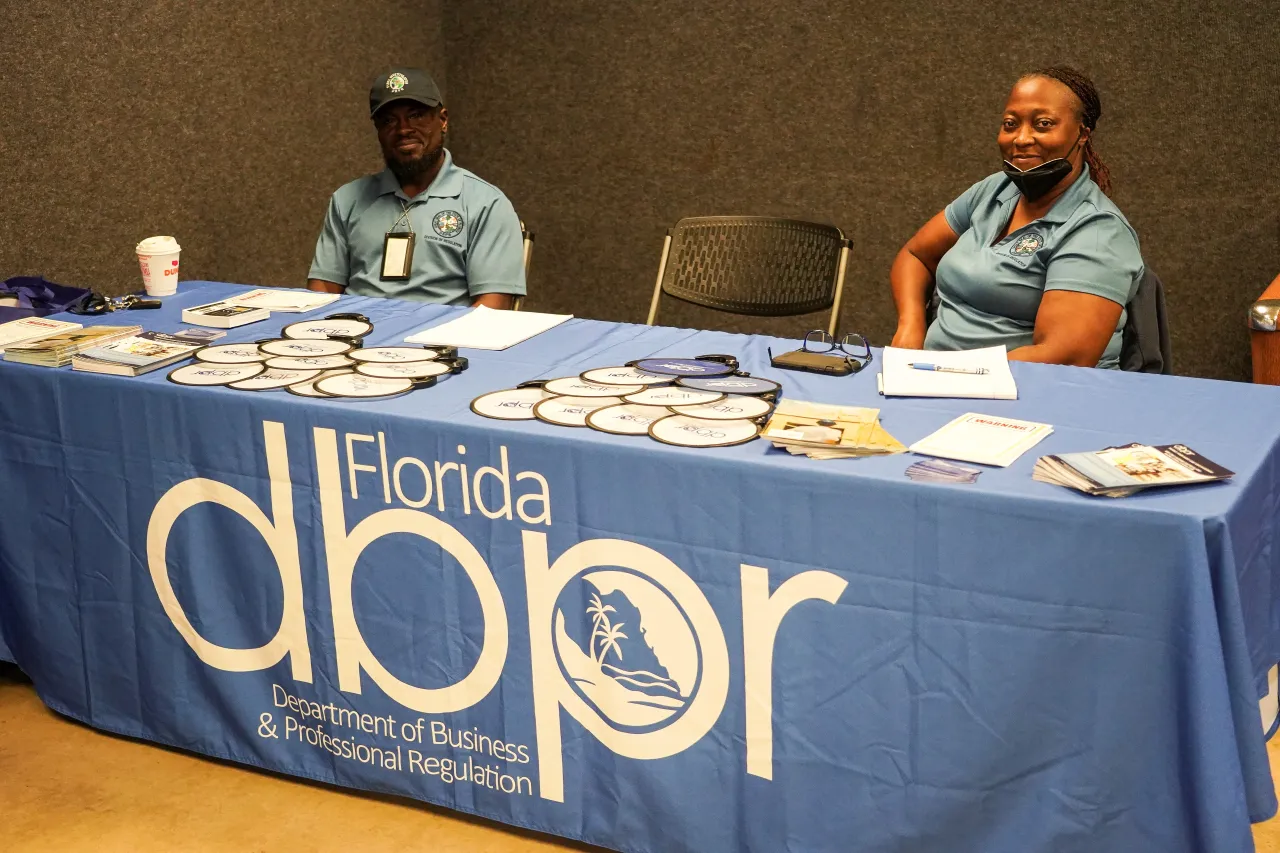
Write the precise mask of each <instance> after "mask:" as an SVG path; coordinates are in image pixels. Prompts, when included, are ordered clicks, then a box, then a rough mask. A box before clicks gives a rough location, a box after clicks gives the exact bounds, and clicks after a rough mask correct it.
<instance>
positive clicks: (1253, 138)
mask: <svg viewBox="0 0 1280 853" xmlns="http://www.w3.org/2000/svg"><path fill="white" fill-rule="evenodd" d="M1272 6H1273V4H1271V3H1268V2H1263V0H1240V2H1231V3H1227V2H1222V0H1213V2H1207V3H1191V2H1187V0H1182V2H1177V3H1168V2H1163V3H1157V2H1150V0H1139V2H1127V1H1126V0H1086V2H1076V3H1071V4H1060V5H1054V4H1048V5H1046V4H1041V5H1038V6H1036V7H1035V8H1034V9H1033V10H1023V11H1021V12H1020V11H1019V10H1018V9H1017V8H1016V7H1011V6H1009V5H1008V4H1003V3H1002V4H997V3H993V2H989V0H976V1H975V2H959V0H939V2H934V3H929V4H924V5H920V4H916V5H905V6H904V5H902V4H896V3H888V2H884V0H880V2H871V0H851V2H848V3H843V4H830V3H823V4H817V3H810V2H798V3H778V2H768V1H767V0H717V1H716V2H711V0H695V2H689V0H681V2H675V0H644V2H634V3H608V2H596V1H595V0H490V2H479V0H454V2H451V3H448V4H441V3H439V2H438V0H432V2H428V3H425V4H423V3H415V4H393V3H387V2H374V3H359V4H356V3H351V4H338V3H327V4H314V3H311V4H303V3H298V2H295V0H284V2H280V3H275V4H256V3H255V4H250V3H244V2H239V3H236V2H232V0H212V2H203V3H199V4H187V3H177V2H173V0H161V2H148V3H142V2H137V0H134V2H123V3H116V4H108V3H103V2H91V3H77V4H72V5H67V4H54V3H50V2H48V0H32V2H29V3H26V4H19V3H4V4H0V46H3V48H4V60H3V62H4V65H3V71H2V72H0V276H8V275H16V274H21V273H27V274H40V273H42V274H44V275H46V276H48V277H49V278H52V279H54V280H56V281H62V282H65V283H69V284H79V285H85V286H94V287H96V288H98V289H101V290H106V291H109V292H117V293H119V292H126V291H128V290H132V289H135V288H136V287H137V283H138V273H137V268H136V262H135V260H134V258H133V254H132V247H133V245H134V243H136V242H137V241H138V240H139V239H141V238H142V237H146V236H149V235H152V234H157V233H169V234H173V235H175V236H176V237H177V238H178V239H179V241H180V242H181V243H182V244H183V246H184V252H183V263H182V274H183V277H184V278H212V279H222V280H229V281H241V282H255V283H263V284H300V283H302V281H303V279H304V278H305V275H306V270H307V266H308V263H309V261H310V257H311V251H312V248H313V247H314V241H315V235H316V232H317V230H318V228H319V225H320V221H321V218H322V216H323V212H324V204H325V201H326V199H327V197H328V195H329V193H330V192H332V190H333V189H335V188H336V187H337V186H339V185H340V184H342V183H344V182H345V181H347V180H350V179H351V178H354V177H356V176H358V175H360V174H363V173H366V172H369V171H373V170H375V169H377V168H379V167H380V161H379V158H378V152H377V145H376V140H375V139H374V136H373V133H372V131H371V129H370V127H369V124H368V120H367V117H366V115H365V106H364V104H365V91H366V87H367V85H368V82H369V80H370V79H371V78H372V76H373V74H375V73H376V72H377V71H379V70H381V69H382V68H383V67H384V66H385V65H387V64H389V63H392V62H395V61H401V60H409V61H413V62H416V63H419V64H422V65H423V66H425V67H427V68H429V69H431V70H432V71H433V72H434V73H435V74H436V75H437V77H438V79H439V80H440V82H441V84H442V86H443V85H444V84H445V82H446V78H447V83H448V88H447V90H446V95H447V99H448V102H449V107H450V111H451V116H452V118H451V122H450V124H451V131H452V139H451V142H450V145H451V147H452V148H453V150H454V152H455V155H456V156H457V159H458V161H459V163H460V164H461V165H464V166H467V167H469V168H471V169H473V170H474V171H476V172H477V173H478V174H480V175H481V176H482V177H485V178H487V179H489V180H491V181H493V182H494V183H496V184H498V185H499V186H500V187H502V188H503V189H504V190H505V191H506V192H507V194H508V195H509V196H510V197H511V198H512V200H513V201H514V202H515V204H516V208H517V210H518V211H519V212H520V213H521V215H522V216H523V217H524V218H525V219H526V220H527V221H528V223H529V225H530V227H531V228H532V229H533V230H534V231H535V232H536V233H537V243H536V251H535V256H534V274H533V279H532V282H531V286H532V295H531V298H530V300H529V307H530V308H533V309H547V310H570V311H573V312H574V313H577V314H579V315H581V316H588V317H601V318H607V319H616V320H630V321H641V320H643V318H644V316H645V312H646V309H647V305H648V299H649V294H650V291H651V289H652V286H653V278H654V274H655V272H656V270H657V262H658V254H659V250H660V248H661V245H662V235H663V233H664V231H665V229H666V228H667V227H668V226H669V225H670V224H671V223H673V222H675V220H677V219H679V218H680V217H682V216H687V215H696V214H708V213H750V214H764V215H777V216H793V217H799V218H810V219H816V220H819V221H827V222H833V223H835V224H837V225H839V226H840V227H841V228H842V229H844V231H845V233H846V234H848V235H849V236H850V237H851V238H852V239H853V240H854V243H855V252H854V256H853V260H852V262H851V265H850V269H849V286H848V291H847V295H848V299H847V303H846V309H845V312H844V319H843V322H842V324H841V327H842V329H844V330H856V331H861V332H864V333H865V334H867V335H869V336H870V337H871V338H872V340H873V342H875V343H887V342H888V339H889V337H890V335H891V334H892V330H893V322H894V317H893V309H892V302H891V300H890V297H889V291H888V283H887V276H888V268H889V264H890V262H891V260H892V258H893V255H894V253H895V252H896V251H897V249H898V248H899V247H900V246H901V244H902V242H903V241H904V240H905V239H906V238H907V237H908V236H909V235H910V234H911V233H912V231H913V230H914V229H915V228H916V227H918V226H919V225H920V224H921V223H922V222H924V220H925V219H926V218H927V217H928V216H929V215H930V214H932V213H933V212H935V211H936V210H938V209H939V208H941V207H942V206H943V205H944V204H945V203H946V202H947V201H948V200H950V199H951V198H953V197H954V196H956V195H958V194H959V193H960V192H961V191H962V190H963V189H964V188H965V187H967V186H968V185H969V184H970V183H972V182H973V181H975V180H977V179H979V178H981V177H982V176H984V175H986V174H988V173H990V172H991V171H994V169H995V167H996V166H997V165H998V157H997V156H996V151H995V144H994V135H995V128H996V123H997V119H998V115H999V110H1000V108H1001V106H1002V104H1003V101H1004V96H1005V94H1006V93H1007V90H1008V88H1009V86H1010V84H1011V83H1012V81H1013V79H1014V78H1015V77H1016V75H1017V74H1018V72H1020V71H1022V70H1025V69H1027V68H1030V67H1033V66H1037V65H1041V64H1044V63H1047V62H1056V61H1068V62H1073V63H1077V64H1078V65H1080V66H1081V67H1082V68H1084V69H1085V70H1087V71H1088V72H1089V73H1091V74H1092V75H1093V76H1094V78H1095V79H1096V81H1097V82H1098V84H1099V87H1100V88H1101V90H1102V93H1103V98H1104V107H1105V114H1104V116H1103V119H1102V122H1101V128H1100V131H1099V133H1098V134H1097V136H1096V139H1097V141H1098V144H1099V148H1100V150H1101V151H1102V153H1103V155H1104V156H1105V157H1106V159H1107V160H1108V161H1109V162H1110V164H1111V166H1112V169H1113V171H1114V174H1115V177H1116V182H1117V187H1118V189H1117V193H1116V200H1117V202H1118V203H1119V204H1120V206H1121V208H1122V209H1123V210H1125V211H1126V213H1127V214H1128V215H1129V217H1130V219H1131V220H1132V221H1133V223H1134V225H1135V226H1136V227H1137V228H1138V230H1139V233H1140V234H1141V235H1142V241H1143V248H1144V254H1145V255H1146V257H1147V259H1148V261H1149V263H1150V264H1151V266H1152V267H1153V268H1154V269H1155V270H1156V271H1157V272H1158V273H1159V274H1160V275H1161V276H1162V277H1163V278H1164V280H1165V281H1166V283H1167V285H1168V287H1169V309H1170V313H1171V316H1172V322H1173V332H1174V358H1175V364H1176V366H1177V369H1178V371H1179V372H1181V373H1193V374H1199V375H1205V376H1216V377H1224V378H1232V379H1247V378H1248V375H1249V372H1248V345H1247V337H1246V334H1245V331H1244V328H1243V316H1244V311H1245V309H1246V307H1247V305H1248V304H1249V302H1250V301H1251V300H1252V299H1253V298H1254V297H1255V296H1256V295H1257V293H1258V292H1260V291H1261V289H1262V288H1263V286H1264V285H1265V284H1266V283H1267V282H1268V281H1269V280H1270V279H1271V278H1272V277H1273V276H1274V275H1275V274H1276V273H1277V272H1280V204H1278V203H1280V167H1278V166H1277V160H1276V158H1275V156H1274V152H1273V149H1274V148H1275V142H1276V136H1277V134H1276V130H1275V128H1276V127H1277V119H1280V98H1277V95H1278V94H1280V86H1278V84H1280V71H1278V70H1277V63H1276V62H1275V56H1274V51H1275V45H1276V44H1277V43H1280V18H1278V17H1277V16H1275V15H1274V14H1272V12H1273V9H1272ZM1019 16H1021V17H1019ZM446 60H447V62H446ZM446 67H447V71H446ZM661 321H662V322H667V323H672V324H683V325H694V326H705V325H714V324H720V325H721V326H722V327H725V328H738V329H744V330H747V329H756V328H759V329H766V330H772V331H781V332H801V331H804V330H805V329H808V328H811V327H813V326H817V325H821V322H820V319H819V318H801V319H792V320H783V321H760V320H756V319H746V318H743V319H729V320H728V322H726V321H725V319H724V318H723V317H722V316H713V315H710V314H709V313H707V312H703V311H701V310H699V309H694V308H690V307H686V306H680V305H678V304H677V303H670V304H669V305H668V307H666V308H664V312H663V314H662V318H661Z"/></svg>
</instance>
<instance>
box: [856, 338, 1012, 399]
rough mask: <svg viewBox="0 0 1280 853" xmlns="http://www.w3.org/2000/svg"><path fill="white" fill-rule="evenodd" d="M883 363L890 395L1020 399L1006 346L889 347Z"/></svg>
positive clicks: (884, 384)
mask: <svg viewBox="0 0 1280 853" xmlns="http://www.w3.org/2000/svg"><path fill="white" fill-rule="evenodd" d="M881 363H882V367H881V381H880V386H881V393H882V394H884V395H885V396H886V397H956V398H965V399H974V400H1016V399H1018V384H1017V383H1016V382H1014V381H1013V373H1012V372H1010V370H1009V356H1008V353H1007V351H1006V350H1005V348H1004V346H1003V345H1001V346H998V347H984V348H983V349H971V350H959V351H956V352H946V351H941V350H915V349H899V348H897V347H885V348H884V355H883V360H882V362H881ZM913 365H914V366H913ZM929 368H932V369H929Z"/></svg>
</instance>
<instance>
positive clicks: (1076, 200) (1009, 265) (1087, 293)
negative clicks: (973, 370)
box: [889, 67, 1143, 368]
mask: <svg viewBox="0 0 1280 853" xmlns="http://www.w3.org/2000/svg"><path fill="white" fill-rule="evenodd" d="M1101 115H1102V102H1101V100H1100V99H1099V98H1098V92H1097V89H1095V88H1094V86H1093V83H1092V82H1091V81H1090V80H1089V78H1088V77H1085V76H1084V75H1083V74H1081V73H1080V72H1078V71H1076V70H1074V69H1072V68H1064V67H1055V68H1046V69H1044V70H1041V71H1034V72H1032V73H1030V74H1027V75H1025V76H1023V77H1022V78H1021V79H1019V80H1018V82H1017V84H1016V85H1014V87H1013V91H1012V92H1010V94H1009V100H1008V103H1006V104H1005V108H1004V116H1003V118H1002V120H1001V123H1000V132H999V134H998V135H997V137H996V141H997V143H998V144H999V147H1000V152H1001V154H1002V155H1003V157H1004V169H1003V170H1002V171H999V172H996V173H995V174H994V175H991V176H990V177H988V178H985V179H983V180H981V181H979V182H978V183H976V184H974V185H973V186H972V187H970V188H969V189H968V190H966V191H965V192H964V194H962V195H961V196H960V197H959V198H957V199H956V200H955V201H953V202H951V204H949V205H947V207H946V209H945V210H943V211H941V212H940V213H938V214H937V215H935V216H934V217H933V218H932V219H930V220H929V221H928V222H927V223H925V226H924V227H923V228H921V229H920V230H919V231H918V232H917V233H916V235H915V236H914V237H912V238H911V239H910V240H908V241H907V244H906V245H905V246H903V247H902V250H901V251H900V252H898V257H897V259H896V260H895V261H894V263H893V269H892V270H891V272H890V274H889V280H890V283H891V284H892V286H893V299H894V302H895V303H896V304H897V307H898V329H897V332H896V333H895V334H894V336H893V345H894V346H898V347H908V348H912V349H920V348H924V349H936V350H960V349H975V348H978V347H984V346H995V345H999V344H1004V345H1005V346H1007V347H1008V349H1009V358H1010V359H1013V360H1016V361H1037V362H1043V363H1047V364H1070V365H1077V366H1081V367H1093V366H1097V367H1107V368H1116V367H1118V366H1119V357H1120V342H1121V335H1122V331H1123V329H1124V323H1125V306H1126V305H1127V304H1128V303H1129V301H1130V300H1131V299H1133V295H1134V293H1135V292H1136V291H1137V288H1138V281H1139V280H1140V279H1141V278H1142V273H1143V263H1142V255H1141V252H1140V250H1139V247H1138V235H1137V233H1136V232H1135V231H1134V230H1133V227H1132V226H1131V225H1129V221H1128V220H1127V219H1125V218H1124V214H1122V213H1121V212H1120V209H1119V208H1117V207H1116V206H1115V204H1113V203H1112V202H1111V199H1110V198H1108V197H1107V195H1108V193H1110V191H1111V173H1110V171H1109V170H1108V169H1107V167H1106V166H1105V165H1104V164H1103V162H1102V160H1101V158H1099V156H1098V153H1097V151H1096V150H1095V148H1094V143H1093V133H1094V130H1095V129H1096V127H1097V124H1098V118H1099V117H1100V116H1101ZM935 288H936V297H937V298H936V300H935V303H936V305H937V315H936V317H935V318H934V319H933V321H932V323H928V324H927V325H926V305H927V303H928V300H929V292H930V290H931V289H935Z"/></svg>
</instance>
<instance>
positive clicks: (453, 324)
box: [404, 305, 573, 350]
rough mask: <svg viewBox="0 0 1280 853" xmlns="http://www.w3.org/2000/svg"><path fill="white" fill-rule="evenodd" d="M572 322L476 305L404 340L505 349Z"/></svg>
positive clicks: (565, 316)
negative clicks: (453, 318)
mask: <svg viewBox="0 0 1280 853" xmlns="http://www.w3.org/2000/svg"><path fill="white" fill-rule="evenodd" d="M572 319H573V315H572V314H538V313H536V312H533V311H502V310H499V309H496V308H486V307H485V306H483V305H477V306H476V307H475V308H472V309H471V310H470V311H468V312H467V313H465V314H463V315H462V316H461V317H459V318H457V319H456V320H450V321H449V322H447V323H443V324H441V325H439V326H433V327H431V328H429V329H423V330H422V331H420V332H415V333H413V334H412V335H410V336H409V337H407V338H405V339H404V340H405V343H410V344H425V345H428V346H432V345H434V346H453V347H458V348H460V349H487V350H504V349H506V348H507V347H513V346H515V345H516V344H518V343H520V342H521V341H527V340H529V338H532V337H534V336H535V335H540V334H542V333H543V332H545V331H547V330H548V329H554V328H555V327H556V326H559V325H560V324H561V323H563V322H564V321H565V320H572Z"/></svg>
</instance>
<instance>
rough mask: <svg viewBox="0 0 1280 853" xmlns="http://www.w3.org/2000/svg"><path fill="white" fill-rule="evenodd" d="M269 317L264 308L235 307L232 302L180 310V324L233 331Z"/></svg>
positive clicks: (212, 303) (250, 306) (269, 313)
mask: <svg viewBox="0 0 1280 853" xmlns="http://www.w3.org/2000/svg"><path fill="white" fill-rule="evenodd" d="M270 316H271V312H270V311H268V310H267V309H265V308H258V307H254V306H252V305H237V304H236V303H234V302H229V301H223V302H210V303H209V304H207V305H196V306H195V307H194V308H184V309H183V310H182V322H184V323H190V324H191V325H193V326H209V327H211V328H214V329H234V328H236V327H237V326H246V325H248V324H249V323H256V322H258V321H259V320H265V319H267V318H268V317H270Z"/></svg>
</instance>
